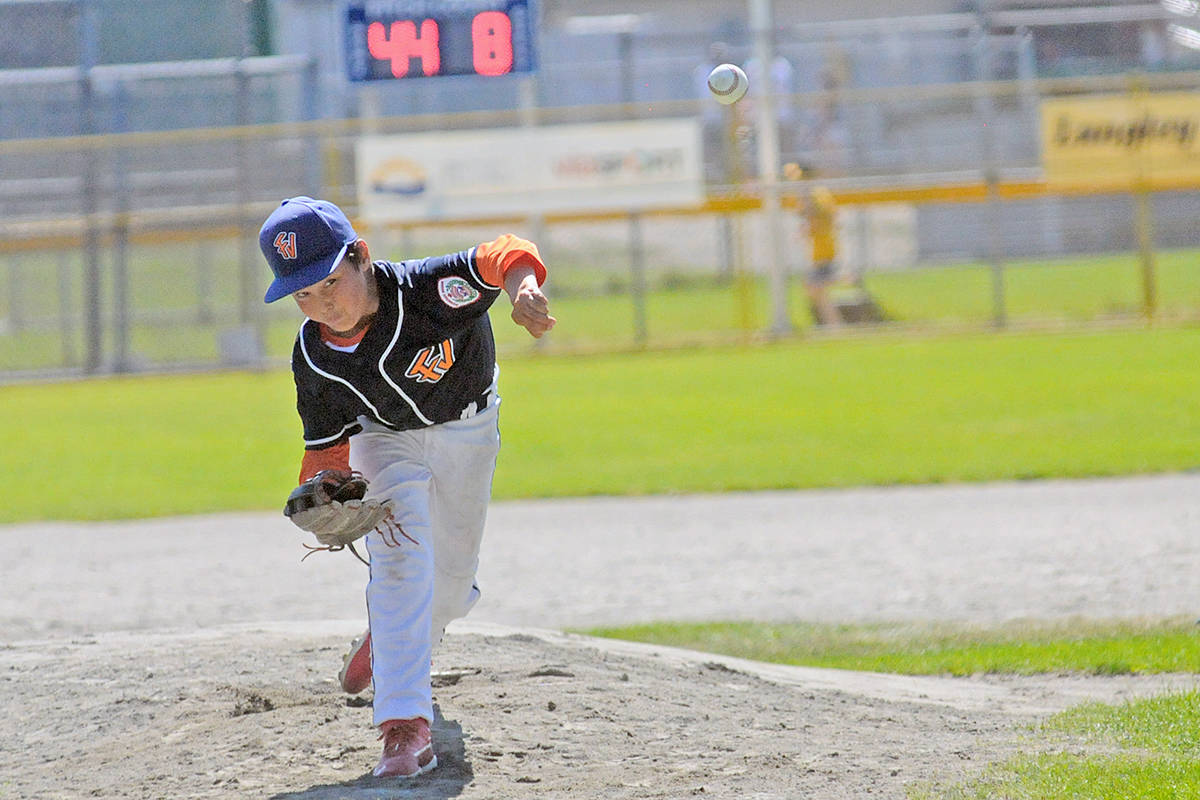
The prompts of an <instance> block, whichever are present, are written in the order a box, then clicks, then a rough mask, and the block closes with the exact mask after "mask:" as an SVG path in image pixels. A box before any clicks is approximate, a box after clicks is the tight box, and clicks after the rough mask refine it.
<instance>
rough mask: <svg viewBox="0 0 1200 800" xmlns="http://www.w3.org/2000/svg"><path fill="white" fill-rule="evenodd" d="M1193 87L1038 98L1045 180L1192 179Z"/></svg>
mask: <svg viewBox="0 0 1200 800" xmlns="http://www.w3.org/2000/svg"><path fill="white" fill-rule="evenodd" d="M1198 134H1200V92H1158V93H1153V94H1151V93H1148V92H1132V93H1129V94H1124V95H1105V96H1090V97H1077V98H1061V99H1055V100H1046V101H1043V102H1042V166H1043V167H1044V168H1045V171H1046V180H1047V182H1048V183H1050V184H1058V185H1064V184H1069V185H1079V184H1096V183H1124V184H1130V183H1135V182H1139V181H1146V182H1152V183H1177V182H1188V181H1196V180H1200V135H1198Z"/></svg>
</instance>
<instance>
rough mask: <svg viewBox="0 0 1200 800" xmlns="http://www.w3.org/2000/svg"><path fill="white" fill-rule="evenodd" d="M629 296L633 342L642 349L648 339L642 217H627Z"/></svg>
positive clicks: (644, 244)
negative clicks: (631, 301)
mask: <svg viewBox="0 0 1200 800" xmlns="http://www.w3.org/2000/svg"><path fill="white" fill-rule="evenodd" d="M629 271H630V285H629V290H630V292H629V293H630V295H631V299H632V300H633V340H634V342H636V343H637V345H638V346H639V347H644V346H645V345H646V341H647V339H648V338H649V336H648V334H647V330H646V243H645V237H644V236H643V235H642V215H641V214H639V213H637V212H634V213H632V214H630V215H629Z"/></svg>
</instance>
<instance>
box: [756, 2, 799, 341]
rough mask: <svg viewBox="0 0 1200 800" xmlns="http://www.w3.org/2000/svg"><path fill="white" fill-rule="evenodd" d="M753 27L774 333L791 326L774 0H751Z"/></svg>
mask: <svg viewBox="0 0 1200 800" xmlns="http://www.w3.org/2000/svg"><path fill="white" fill-rule="evenodd" d="M750 29H751V32H752V34H753V36H754V55H755V57H756V58H757V59H758V61H759V63H760V64H761V65H762V72H763V83H765V84H766V85H765V86H763V87H762V96H761V97H759V98H757V100H758V102H757V104H756V106H757V111H758V115H757V116H758V119H757V120H755V123H756V125H757V127H758V180H759V185H760V186H761V187H762V210H763V217H764V219H765V222H766V225H767V273H768V274H767V278H768V283H769V284H770V286H771V333H773V334H776V335H784V334H787V333H790V332H791V330H792V320H791V317H790V316H789V314H788V299H789V298H788V272H787V263H786V260H785V258H784V255H783V252H784V243H783V219H782V211H781V202H780V196H779V127H778V126H779V122H778V119H777V117H776V114H775V104H776V97H775V87H774V86H772V85H771V83H772V82H771V79H770V75H771V64H772V62H773V60H774V56H775V48H774V46H773V44H772V42H771V36H772V32H773V24H772V20H771V0H750Z"/></svg>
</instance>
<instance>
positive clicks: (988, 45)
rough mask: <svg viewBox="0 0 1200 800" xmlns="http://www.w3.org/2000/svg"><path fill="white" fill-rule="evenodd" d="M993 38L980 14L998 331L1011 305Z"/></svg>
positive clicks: (978, 63) (979, 64)
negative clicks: (1000, 184) (998, 151)
mask: <svg viewBox="0 0 1200 800" xmlns="http://www.w3.org/2000/svg"><path fill="white" fill-rule="evenodd" d="M991 40H992V37H991V32H990V31H989V30H988V17H987V14H986V13H983V12H981V13H980V25H979V27H977V28H976V42H975V48H974V49H975V75H976V78H977V80H978V81H979V83H980V88H979V91H978V93H977V94H976V108H975V111H976V113H977V114H978V115H979V118H980V123H981V127H982V129H983V130H982V134H983V135H982V140H981V141H982V146H983V180H984V184H985V185H986V186H987V226H988V237H987V241H988V261H989V262H991V266H992V323H993V324H994V325H995V326H996V327H997V328H1003V327H1005V326H1006V325H1007V324H1008V309H1007V301H1006V298H1005V292H1004V256H1003V251H1004V244H1003V235H1004V230H1003V221H1002V219H1001V213H1000V212H1001V207H1000V194H999V191H998V189H997V184H998V182H999V178H1000V176H999V167H998V166H997V154H996V119H997V118H996V105H995V100H994V98H993V97H992V91H993V88H992V87H991V86H990V84H989V81H990V80H991V76H992V60H993V59H992V41H991Z"/></svg>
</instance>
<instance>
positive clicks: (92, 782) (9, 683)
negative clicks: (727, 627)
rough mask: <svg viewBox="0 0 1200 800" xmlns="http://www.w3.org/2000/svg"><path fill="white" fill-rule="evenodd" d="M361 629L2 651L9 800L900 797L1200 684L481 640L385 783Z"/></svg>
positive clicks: (201, 634)
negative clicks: (909, 787) (892, 672)
mask: <svg viewBox="0 0 1200 800" xmlns="http://www.w3.org/2000/svg"><path fill="white" fill-rule="evenodd" d="M355 632H356V631H355V630H354V623H349V622H337V623H304V624H303V625H299V624H294V623H290V624H286V625H285V624H279V625H269V624H251V625H241V626H228V627H222V628H212V629H207V630H203V631H189V632H186V633H183V632H181V633H170V632H153V633H109V634H103V635H99V636H94V637H81V638H76V639H71V640H58V641H25V642H17V643H15V644H10V645H8V646H6V647H5V648H4V649H2V650H0V708H2V709H3V711H2V717H0V718H2V720H3V725H2V728H3V736H2V737H0V774H2V775H3V776H4V778H3V780H2V781H0V797H4V798H76V797H79V798H85V797H129V798H139V799H140V798H149V797H162V798H172V800H178V799H179V798H199V797H213V798H229V797H256V798H265V797H272V798H307V799H308V800H317V798H322V799H325V798H410V797H413V798H449V797H463V798H480V800H482V799H484V798H487V800H510V799H511V800H516V798H538V797H544V798H579V799H581V800H582V799H583V798H588V799H589V800H590V798H597V800H599V798H604V800H614V799H616V798H680V797H692V796H697V797H708V798H738V799H739V800H742V799H744V798H758V800H767V799H768V798H774V799H777V800H792V799H793V798H798V797H806V798H821V797H826V798H846V797H861V796H865V795H867V794H870V795H871V796H881V797H903V796H904V786H905V785H906V784H909V783H912V782H914V781H920V780H930V779H943V780H944V779H948V778H953V777H956V776H958V775H961V774H963V772H964V771H971V770H973V769H976V768H979V767H981V766H982V765H983V764H984V763H986V762H987V761H990V760H992V759H995V758H999V757H1002V756H1003V755H1004V754H1005V753H1006V752H1008V750H1009V748H1010V747H1011V746H1013V744H1014V743H1015V742H1016V739H1017V735H1018V728H1017V726H1018V725H1019V723H1021V722H1022V721H1025V720H1030V719H1033V718H1035V717H1036V716H1037V715H1038V714H1040V713H1044V712H1046V711H1048V710H1051V709H1054V708H1058V707H1063V706H1065V705H1068V704H1070V703H1072V702H1076V701H1078V700H1079V699H1081V698H1082V697H1085V696H1091V697H1095V698H1097V699H1106V700H1111V699H1113V698H1116V697H1120V696H1126V695H1128V694H1130V693H1134V692H1144V691H1154V690H1159V689H1161V688H1163V687H1164V686H1167V685H1170V684H1172V683H1176V684H1182V683H1186V682H1191V681H1193V680H1194V679H1193V678H1192V677H1191V676H1186V677H1179V678H1174V679H1172V678H1169V677H1168V678H1158V679H1155V680H1154V682H1153V684H1151V683H1149V682H1147V681H1144V680H1142V681H1137V680H1133V679H1094V680H1093V679H1088V680H1084V679H1078V678H1076V679H1065V680H1064V679H1057V680H1055V679H1022V680H1016V679H1007V680H999V679H998V680H986V681H985V680H977V679H970V680H946V679H933V678H904V677H898V676H873V675H865V674H861V673H837V672H834V671H830V670H803V669H796V668H787V667H778V666H771V665H757V664H754V663H752V662H744V661H738V660H736V659H726V658H719V657H714V656H708V655H705V654H701V653H692V652H689V651H680V650H671V649H664V648H650V647H646V646H641V645H632V644H628V643H608V642H603V641H601V640H595V639H588V638H585V637H576V636H569V635H563V634H553V633H545V632H519V631H515V630H514V629H505V628H500V627H487V626H473V627H470V626H463V627H460V628H459V629H458V631H457V632H454V633H452V635H449V636H447V638H446V641H445V642H444V643H443V645H442V647H441V649H440V650H439V651H438V654H437V657H436V661H435V678H434V683H435V690H434V691H435V697H436V702H437V707H438V719H437V721H436V723H435V726H434V736H435V749H436V751H437V755H438V760H439V762H440V766H439V767H438V769H436V770H435V771H434V772H432V773H430V774H429V775H427V776H424V777H422V778H420V779H418V780H417V781H415V782H411V783H403V782H397V781H379V780H375V779H373V778H371V777H370V770H371V768H372V766H374V764H375V761H376V758H377V756H378V748H379V744H378V742H377V741H376V740H375V731H374V729H373V728H372V727H371V714H370V708H369V692H368V693H367V694H366V695H364V696H363V697H361V698H349V697H347V696H346V695H345V694H343V693H342V692H341V691H340V690H339V689H338V687H337V685H336V683H335V680H334V676H335V674H336V672H337V668H338V666H339V665H340V657H341V653H342V651H343V648H344V647H345V644H346V642H347V641H348V639H349V637H350V636H351V635H352V634H353V633H355Z"/></svg>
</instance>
